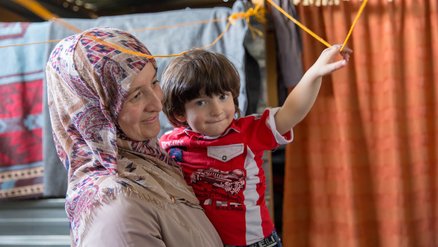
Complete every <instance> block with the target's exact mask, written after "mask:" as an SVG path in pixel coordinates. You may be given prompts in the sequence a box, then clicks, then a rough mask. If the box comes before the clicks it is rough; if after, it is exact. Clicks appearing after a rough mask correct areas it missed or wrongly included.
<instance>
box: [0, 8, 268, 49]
mask: <svg viewBox="0 0 438 247" xmlns="http://www.w3.org/2000/svg"><path fill="white" fill-rule="evenodd" d="M14 1H16V2H17V3H19V4H21V5H23V6H24V7H26V8H28V9H29V10H31V11H32V12H34V13H35V14H37V15H39V16H40V17H42V18H43V19H45V20H48V21H53V22H57V23H59V24H61V25H62V26H64V27H66V28H67V29H69V30H72V31H73V32H76V33H80V32H81V30H80V29H79V28H77V27H75V26H73V25H71V24H70V23H68V22H66V21H64V20H63V19H60V18H58V17H57V16H56V15H54V14H52V13H50V11H48V10H47V9H45V8H44V7H43V6H42V5H40V4H39V3H38V2H36V1H35V0H14ZM251 16H254V17H255V18H256V19H257V20H258V21H260V22H263V21H264V19H263V18H264V12H263V8H261V6H256V8H250V9H248V10H247V11H246V12H238V13H234V14H232V15H230V16H229V17H228V18H227V24H226V26H225V29H224V31H223V32H222V33H220V34H219V35H218V37H216V39H215V40H213V42H211V43H210V44H208V45H205V46H203V47H200V48H201V49H206V48H209V47H211V46H213V45H215V44H216V43H217V42H218V41H219V40H220V39H222V37H223V36H224V34H225V33H226V32H227V31H228V30H229V28H230V26H231V24H232V23H234V22H235V21H236V20H239V19H245V20H246V22H247V23H248V26H249V28H250V30H251V31H252V32H255V31H259V30H256V29H251V25H250V23H249V18H250V17H251ZM219 20H220V19H213V20H204V21H194V22H186V23H179V24H177V25H174V26H162V27H160V28H161V29H164V28H175V27H181V26H187V25H193V24H198V23H206V22H218V21H219ZM158 29H159V28H154V29H150V30H158ZM84 35H85V36H87V37H88V38H90V39H92V40H94V41H96V42H99V43H101V44H104V45H106V46H108V47H111V48H113V49H116V50H119V51H121V52H125V53H128V54H131V55H135V56H141V57H146V58H154V57H155V58H167V57H176V56H181V55H183V54H185V53H187V52H188V51H183V52H180V53H176V54H169V55H148V54H144V53H141V52H136V51H132V50H129V49H126V48H124V47H121V46H118V45H116V44H112V43H109V42H106V41H104V40H102V39H99V38H97V37H94V36H92V35H88V34H84ZM43 43H44V42H35V43H28V44H43ZM47 43H48V42H47ZM28 44H21V45H28ZM21 45H8V46H0V48H5V47H10V46H21Z"/></svg>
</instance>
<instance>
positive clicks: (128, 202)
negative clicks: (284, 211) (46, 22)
mask: <svg viewBox="0 0 438 247" xmlns="http://www.w3.org/2000/svg"><path fill="white" fill-rule="evenodd" d="M110 44H114V45H116V46H118V47H121V48H123V49H121V48H117V47H115V46H113V45H110ZM124 49H127V50H130V51H134V52H137V53H143V54H150V53H149V51H148V50H147V48H146V47H145V46H144V45H143V44H142V43H141V42H140V41H138V40H137V39H136V38H135V37H134V36H132V35H130V34H128V33H126V32H123V31H121V30H117V29H111V28H94V29H90V30H87V31H85V32H83V33H80V34H76V35H73V36H70V37H68V38H65V39H64V40H62V41H61V42H60V43H59V44H58V45H57V46H56V47H55V49H54V50H53V51H52V54H51V56H50V58H49V61H48V64H47V70H46V74H47V84H48V85H47V88H48V103H49V110H50V117H51V123H52V128H53V138H54V140H55V144H56V149H57V151H58V155H59V157H60V159H61V160H62V161H63V163H64V164H65V167H66V168H67V170H68V178H69V181H68V183H69V184H68V191H67V197H66V211H67V214H68V217H69V220H70V225H71V237H72V246H93V247H94V246H222V243H221V241H220V238H219V236H218V234H217V232H216V230H215V229H214V228H213V226H212V225H211V223H210V222H209V221H208V219H207V218H206V216H205V214H204V212H203V211H202V209H201V207H200V206H199V202H198V200H197V199H196V197H195V196H194V194H193V192H192V190H191V188H190V187H188V186H187V185H186V184H185V182H184V179H183V177H182V174H181V171H180V169H179V168H177V166H176V165H175V163H173V161H171V159H169V157H168V156H167V155H166V154H165V153H164V152H163V151H162V150H161V149H160V148H159V145H158V143H157V134H158V132H159V130H160V124H159V118H158V114H159V112H160V111H161V109H162V105H161V101H162V92H161V88H160V85H159V83H158V81H157V79H156V71H157V70H156V63H155V61H154V60H153V59H148V58H146V57H145V56H142V55H141V54H140V55H139V54H137V55H132V54H131V53H130V52H126V50H124ZM120 50H123V52H122V51H120Z"/></svg>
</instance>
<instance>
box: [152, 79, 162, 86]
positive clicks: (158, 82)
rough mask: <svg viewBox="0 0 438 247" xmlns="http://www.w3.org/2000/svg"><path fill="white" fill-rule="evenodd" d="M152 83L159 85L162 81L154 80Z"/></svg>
mask: <svg viewBox="0 0 438 247" xmlns="http://www.w3.org/2000/svg"><path fill="white" fill-rule="evenodd" d="M152 84H153V85H159V84H160V81H159V80H154V81H153V82H152Z"/></svg>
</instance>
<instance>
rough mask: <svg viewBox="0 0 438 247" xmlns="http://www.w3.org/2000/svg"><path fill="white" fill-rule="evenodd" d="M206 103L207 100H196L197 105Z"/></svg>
mask: <svg viewBox="0 0 438 247" xmlns="http://www.w3.org/2000/svg"><path fill="white" fill-rule="evenodd" d="M205 104H206V102H205V100H198V101H196V102H195V105H197V106H203V105H205Z"/></svg>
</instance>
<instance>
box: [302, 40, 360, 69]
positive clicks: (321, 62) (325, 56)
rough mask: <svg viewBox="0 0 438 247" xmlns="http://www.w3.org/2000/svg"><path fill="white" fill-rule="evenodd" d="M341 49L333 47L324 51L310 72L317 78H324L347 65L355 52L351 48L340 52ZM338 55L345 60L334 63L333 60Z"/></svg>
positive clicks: (337, 46) (338, 46)
mask: <svg viewBox="0 0 438 247" xmlns="http://www.w3.org/2000/svg"><path fill="white" fill-rule="evenodd" d="M340 48H341V45H333V46H331V47H329V48H327V49H325V50H324V51H322V53H321V55H320V56H319V58H318V60H316V62H315V63H314V64H313V65H312V67H311V68H310V69H309V70H312V71H313V72H314V73H315V74H316V75H317V76H324V75H327V74H330V73H332V72H334V71H336V70H338V69H340V68H342V67H344V66H345V65H347V62H348V60H349V59H350V55H351V53H353V51H352V50H351V49H350V48H347V47H344V49H343V50H342V51H341V52H339V49H340ZM336 54H340V55H341V56H342V57H343V59H342V60H338V61H336V62H332V59H333V58H334V56H335V55H336Z"/></svg>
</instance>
